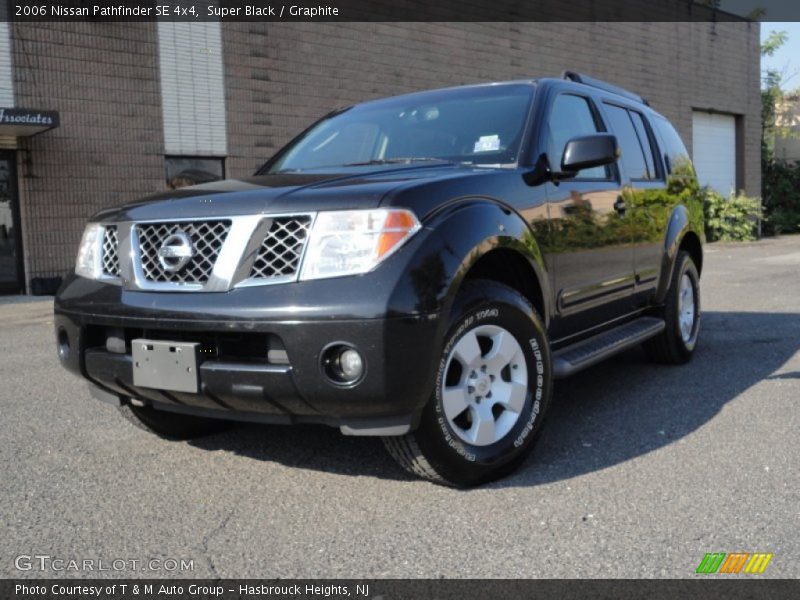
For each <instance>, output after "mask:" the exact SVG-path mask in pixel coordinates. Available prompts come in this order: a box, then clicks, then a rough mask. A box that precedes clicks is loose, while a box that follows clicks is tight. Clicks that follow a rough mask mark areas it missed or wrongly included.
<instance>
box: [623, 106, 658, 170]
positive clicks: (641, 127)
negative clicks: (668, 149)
mask: <svg viewBox="0 0 800 600" xmlns="http://www.w3.org/2000/svg"><path fill="white" fill-rule="evenodd" d="M629 114H630V116H631V119H632V120H633V126H634V127H635V128H636V134H637V135H638V136H639V143H641V145H642V151H643V152H644V159H645V160H646V161H647V172H648V173H650V179H655V178H656V177H658V171H657V170H656V160H655V156H654V155H653V145H652V144H651V143H650V136H649V135H647V126H646V125H645V123H644V117H643V116H642V114H641V113H638V112H636V111H635V110H631V111H629Z"/></svg>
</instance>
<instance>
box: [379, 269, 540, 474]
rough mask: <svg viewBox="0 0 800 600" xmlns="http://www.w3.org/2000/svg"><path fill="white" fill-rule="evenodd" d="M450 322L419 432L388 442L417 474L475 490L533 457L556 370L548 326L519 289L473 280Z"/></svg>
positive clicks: (463, 289) (396, 455) (462, 294)
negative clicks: (553, 370) (433, 385)
mask: <svg viewBox="0 0 800 600" xmlns="http://www.w3.org/2000/svg"><path fill="white" fill-rule="evenodd" d="M451 315H452V317H451V319H450V326H449V327H448V331H447V334H446V335H445V340H444V347H443V350H442V353H441V357H440V362H439V368H438V374H437V380H436V386H435V389H434V392H433V394H432V395H431V398H430V399H429V401H428V403H427V404H426V406H425V408H424V410H423V412H422V417H421V420H420V424H419V427H418V428H417V429H416V430H415V431H413V432H412V433H409V434H407V435H405V436H399V437H386V438H384V443H385V445H386V447H387V449H388V450H389V452H390V453H391V455H392V456H393V457H394V458H395V459H396V460H397V461H398V462H399V463H400V464H401V465H402V466H403V467H404V468H406V469H407V470H409V471H411V472H412V473H414V474H416V475H418V476H420V477H423V478H426V479H429V480H431V481H434V482H437V483H442V484H447V485H454V486H459V487H468V486H474V485H479V484H482V483H485V482H488V481H492V480H494V479H498V478H500V477H503V476H505V475H507V474H509V473H511V472H512V471H513V470H514V469H516V468H517V467H518V466H519V464H520V463H521V462H522V461H523V460H524V459H525V457H526V456H527V455H528V454H529V453H530V452H531V450H532V449H533V445H534V442H535V440H536V438H537V437H538V434H539V431H540V430H541V426H542V422H543V420H544V416H545V413H546V411H547V408H548V406H549V404H550V396H551V391H552V368H551V360H550V350H549V345H548V342H547V335H546V332H545V329H544V326H543V324H542V320H541V318H540V317H539V315H538V314H537V313H536V310H535V309H534V308H533V306H532V305H531V304H530V302H528V300H527V299H525V297H523V296H522V295H521V294H520V293H519V292H517V291H515V290H514V289H512V288H510V287H508V286H506V285H503V284H500V283H497V282H494V281H488V280H471V281H467V282H466V283H465V284H464V286H463V287H462V290H461V291H460V292H459V295H458V297H457V298H456V301H455V303H454V306H453V310H452V311H451Z"/></svg>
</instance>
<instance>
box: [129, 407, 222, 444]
mask: <svg viewBox="0 0 800 600" xmlns="http://www.w3.org/2000/svg"><path fill="white" fill-rule="evenodd" d="M119 411H120V413H121V414H122V416H123V417H124V418H125V419H126V420H127V421H129V422H130V423H132V424H133V425H135V426H136V427H138V428H139V429H144V430H145V431H147V432H149V433H154V434H156V435H157V436H159V437H162V438H164V439H168V440H191V439H194V438H198V437H203V436H206V435H211V434H212V433H217V432H219V431H222V430H223V429H224V428H225V426H226V423H225V422H224V421H221V420H219V419H206V418H204V417H195V416H192V415H183V414H180V413H173V412H168V411H165V410H156V409H154V408H153V407H152V406H136V405H134V404H131V403H130V402H127V403H123V404H122V406H120V407H119Z"/></svg>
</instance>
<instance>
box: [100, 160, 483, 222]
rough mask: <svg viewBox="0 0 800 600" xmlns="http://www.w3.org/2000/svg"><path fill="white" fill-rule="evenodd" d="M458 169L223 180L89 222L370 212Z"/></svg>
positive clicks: (462, 170)
mask: <svg viewBox="0 0 800 600" xmlns="http://www.w3.org/2000/svg"><path fill="white" fill-rule="evenodd" d="M473 171H474V170H473V169H470V168H466V167H460V166H458V165H421V166H420V165H391V166H382V167H380V169H377V170H376V169H375V167H357V168H348V169H346V172H343V171H337V172H334V171H330V170H326V171H323V170H319V171H309V172H303V173H285V174H274V175H262V176H257V177H250V178H246V179H224V180H221V181H214V182H211V183H204V184H201V185H195V186H191V187H186V188H181V189H179V190H174V191H170V192H166V193H161V194H157V195H153V196H148V197H146V198H143V199H142V200H138V201H136V202H132V203H130V204H126V205H124V206H121V207H119V208H113V209H107V210H103V211H100V212H99V213H97V214H96V215H94V217H93V218H92V220H94V221H142V220H153V219H158V220H160V219H180V218H194V217H197V218H218V217H225V216H235V215H244V214H258V213H272V214H276V213H294V212H310V211H316V210H320V209H326V210H337V209H338V210H345V209H355V208H375V207H377V206H379V205H380V203H381V200H382V199H383V198H384V196H386V194H388V193H389V192H391V191H392V190H394V189H396V188H398V187H401V186H402V187H408V186H409V185H411V186H413V185H414V183H415V182H419V183H422V182H430V181H431V180H439V179H450V178H453V177H462V176H467V175H469V174H470V173H472V172H473Z"/></svg>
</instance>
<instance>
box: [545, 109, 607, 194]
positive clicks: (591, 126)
mask: <svg viewBox="0 0 800 600" xmlns="http://www.w3.org/2000/svg"><path fill="white" fill-rule="evenodd" d="M598 131H600V128H598V126H597V123H596V122H595V119H594V115H593V114H592V109H591V107H590V106H589V101H588V100H587V99H586V98H583V97H582V96H574V95H572V94H562V95H560V96H558V97H557V98H556V99H555V101H554V102H553V107H552V109H551V110H550V118H549V120H548V135H549V139H548V144H547V155H548V157H549V159H550V162H551V163H552V164H553V168H554V169H559V168H560V166H561V158H562V157H563V156H564V147H565V146H566V145H567V142H568V141H569V140H571V139H572V138H574V137H579V136H582V135H591V134H593V133H597V132H598ZM577 176H578V177H583V178H592V179H607V178H608V176H609V170H608V167H594V168H592V169H584V170H583V171H581V172H580V173H578V175H577Z"/></svg>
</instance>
